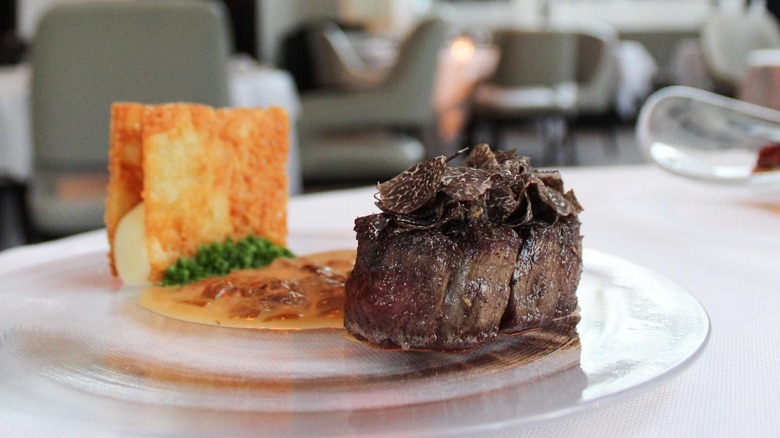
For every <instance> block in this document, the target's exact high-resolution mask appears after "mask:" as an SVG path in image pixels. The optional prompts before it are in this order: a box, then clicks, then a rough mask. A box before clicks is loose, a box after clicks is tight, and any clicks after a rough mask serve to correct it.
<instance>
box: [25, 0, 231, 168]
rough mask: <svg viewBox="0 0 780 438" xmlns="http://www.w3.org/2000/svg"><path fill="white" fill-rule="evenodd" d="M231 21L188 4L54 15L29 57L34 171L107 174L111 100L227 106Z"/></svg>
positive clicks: (90, 8)
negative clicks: (103, 170)
mask: <svg viewBox="0 0 780 438" xmlns="http://www.w3.org/2000/svg"><path fill="white" fill-rule="evenodd" d="M225 20H226V17H225V12H224V10H222V9H220V8H219V7H217V5H216V4H212V3H206V2H201V1H191V0H189V1H188V0H169V1H131V2H121V1H120V2H117V1H114V2H83V3H82V2H74V3H69V4H63V5H60V6H56V7H54V8H52V9H51V11H49V12H48V13H47V14H46V15H45V16H44V17H43V18H42V19H41V22H40V25H39V29H38V31H37V33H36V40H35V41H34V43H33V44H34V45H33V48H32V55H31V62H32V125H33V142H34V150H35V154H34V161H35V166H36V167H37V168H45V169H52V170H70V169H76V170H78V169H84V170H97V169H105V168H106V165H107V159H108V158H107V155H108V153H107V151H108V129H109V126H108V125H109V120H110V105H111V103H112V102H115V101H137V102H142V103H158V102H167V101H189V102H198V103H205V104H210V105H218V106H225V105H228V104H229V101H230V95H229V89H228V79H227V77H228V76H227V57H228V55H229V38H228V29H227V25H226V21H225Z"/></svg>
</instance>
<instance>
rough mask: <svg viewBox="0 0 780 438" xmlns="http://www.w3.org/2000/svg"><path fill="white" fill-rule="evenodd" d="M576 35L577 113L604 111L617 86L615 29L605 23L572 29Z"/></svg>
mask: <svg viewBox="0 0 780 438" xmlns="http://www.w3.org/2000/svg"><path fill="white" fill-rule="evenodd" d="M575 34H576V38H577V62H576V69H575V80H576V82H577V87H578V89H577V111H578V113H580V114H594V115H601V114H605V113H607V112H608V111H609V110H610V109H612V106H613V104H614V102H615V98H616V95H617V87H618V74H619V73H618V58H617V57H618V54H617V51H618V45H619V38H618V33H617V31H616V30H615V29H613V28H611V27H610V26H608V25H605V26H588V27H581V28H579V29H577V30H575Z"/></svg>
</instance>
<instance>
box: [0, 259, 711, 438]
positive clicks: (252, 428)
mask: <svg viewBox="0 0 780 438" xmlns="http://www.w3.org/2000/svg"><path fill="white" fill-rule="evenodd" d="M105 265H106V258H105V254H104V252H103V251H96V252H94V253H89V252H88V253H86V254H83V255H77V256H64V257H63V258H62V259H60V260H55V261H49V262H43V263H35V262H31V263H29V264H28V265H26V266H25V267H23V268H20V269H16V270H15V271H13V272H10V273H9V274H8V275H5V276H4V278H2V279H0V303H2V305H0V421H2V422H4V423H5V424H16V423H18V424H19V425H21V426H24V425H27V424H35V425H36V427H41V426H42V425H44V424H45V425H46V426H47V427H50V428H51V430H52V431H55V432H57V433H58V434H67V433H68V432H75V433H78V434H80V435H84V434H91V433H94V434H99V435H105V434H132V435H154V436H161V435H176V436H191V435H193V434H196V433H197V434H198V435H214V436H224V435H230V436H265V435H267V436H278V435H293V436H308V435H317V436H328V435H330V436H349V435H353V436H360V435H368V434H371V435H372V436H377V435H380V436H381V435H384V434H386V435H390V434H393V435H397V434H404V433H416V434H426V435H432V434H439V435H455V434H467V435H473V434H474V433H478V432H480V431H493V432H495V431H501V430H509V429H513V428H518V427H523V426H525V425H528V424H532V423H536V422H539V421H543V420H548V419H553V418H558V417H561V416H565V415H570V414H573V413H576V412H581V411H583V410H587V409H589V408H592V407H595V406H596V405H597V404H602V403H604V402H607V401H610V400H616V399H619V398H620V397H621V396H623V395H626V394H630V393H632V392H634V391H635V390H638V389H640V388H643V387H645V386H647V385H648V384H651V383H655V382H658V381H660V380H661V379H662V378H665V377H668V376H670V375H672V374H673V372H675V371H679V370H680V369H682V368H683V367H684V366H685V365H687V364H689V363H690V362H691V361H692V360H693V359H694V358H695V357H696V356H697V355H698V353H699V352H700V351H701V349H702V347H703V346H704V344H705V343H706V340H707V338H708V332H709V320H708V317H707V314H706V312H705V311H704V309H703V308H702V307H701V305H700V304H699V303H698V302H697V301H696V300H695V299H694V298H693V297H691V295H689V294H688V293H687V292H685V291H684V290H682V289H681V288H680V287H678V286H676V285H675V284H673V283H671V282H669V281H668V280H666V279H664V278H662V277H660V276H658V275H657V274H655V273H653V272H650V271H648V270H646V269H644V268H641V267H638V266H635V265H633V264H630V263H628V262H626V261H623V260H621V259H618V258H615V257H612V256H608V255H605V254H601V253H598V252H594V251H586V254H585V270H584V274H583V278H582V281H581V284H580V287H579V289H578V296H579V300H580V307H581V317H582V318H581V321H580V322H579V323H578V324H576V326H575V325H573V324H568V325H567V324H565V323H562V324H559V325H558V326H556V327H550V328H547V329H544V330H538V331H532V332H528V333H526V334H522V335H517V336H512V337H505V338H503V339H501V340H500V341H499V342H496V343H494V344H491V345H489V346H487V347H485V348H481V349H478V350H474V351H470V352H468V353H458V354H454V353H433V352H401V351H378V350H375V349H372V348H370V347H367V346H365V345H362V344H357V343H354V342H350V341H348V340H346V339H345V338H344V336H343V332H342V331H340V330H322V331H303V332H267V331H259V330H240V329H229V328H220V327H210V326H204V325H198V324H190V323H184V322H180V321H176V320H171V319H167V318H164V317H161V316H158V315H155V314H152V313H150V312H148V311H146V310H144V309H142V308H139V307H138V306H136V305H135V300H136V298H137V295H138V292H139V291H138V290H137V289H119V288H117V287H116V285H115V284H114V283H112V281H111V279H110V278H109V276H108V274H107V271H106V268H105Z"/></svg>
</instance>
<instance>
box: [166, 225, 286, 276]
mask: <svg viewBox="0 0 780 438" xmlns="http://www.w3.org/2000/svg"><path fill="white" fill-rule="evenodd" d="M279 257H287V258H291V257H293V254H292V253H291V252H290V251H289V250H288V249H287V248H284V247H282V246H279V245H276V244H274V243H272V242H271V241H269V240H266V239H264V238H262V237H257V236H248V237H245V238H243V239H241V240H239V241H236V242H234V241H233V240H232V239H227V240H225V241H224V242H222V243H210V244H208V245H202V246H200V247H199V248H198V250H197V252H196V253H195V256H193V257H182V258H180V259H179V260H178V261H176V263H174V264H173V265H171V266H169V267H168V269H167V270H166V271H165V275H164V276H163V280H162V284H163V286H176V285H181V284H187V283H192V282H193V281H198V280H200V279H202V278H206V277H216V276H221V275H225V274H227V273H229V272H230V271H234V270H237V269H249V268H261V267H263V266H266V265H268V264H270V263H271V262H272V261H273V260H274V259H276V258H279Z"/></svg>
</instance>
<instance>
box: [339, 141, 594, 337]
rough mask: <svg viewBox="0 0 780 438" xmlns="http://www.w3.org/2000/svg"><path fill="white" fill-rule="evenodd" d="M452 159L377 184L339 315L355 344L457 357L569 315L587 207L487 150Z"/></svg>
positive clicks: (358, 225)
mask: <svg viewBox="0 0 780 438" xmlns="http://www.w3.org/2000/svg"><path fill="white" fill-rule="evenodd" d="M455 157H457V155H456V156H455ZM455 157H451V158H450V159H445V158H444V157H437V158H434V159H432V160H429V161H426V162H423V163H420V164H419V165H417V166H414V167H412V168H410V169H409V170H407V171H406V172H404V173H402V174H401V175H399V176H397V177H395V178H393V179H392V180H390V181H388V182H386V183H383V184H380V185H379V197H378V201H377V206H378V207H379V208H380V209H381V210H382V213H380V214H374V215H370V216H365V217H361V218H358V219H356V221H355V231H356V233H357V240H358V252H357V260H356V263H355V268H354V270H353V271H352V273H351V274H350V276H349V277H348V278H347V281H346V302H345V308H344V326H345V327H346V329H347V330H348V331H349V332H350V333H351V334H353V335H354V336H355V337H356V338H358V339H361V340H364V341H368V342H370V343H372V344H375V345H378V346H380V347H400V348H403V349H435V350H460V349H466V348H471V347H474V346H477V345H479V344H481V343H483V342H486V341H490V340H492V339H495V338H496V337H497V336H498V334H499V333H501V332H505V333H511V332H516V331H520V330H525V329H528V328H532V327H538V326H541V325H545V324H548V323H550V322H552V321H553V320H555V319H556V318H560V317H563V316H566V315H569V314H571V313H572V312H573V311H574V310H576V308H577V297H576V294H575V291H576V288H577V284H578V282H579V278H580V274H581V270H582V237H581V236H580V234H579V228H580V222H579V219H577V214H578V213H579V212H580V211H581V210H582V207H580V205H579V203H578V202H577V199H576V198H575V197H574V194H573V193H572V192H571V191H569V192H564V191H563V181H562V180H561V178H560V175H559V174H558V173H557V172H538V171H536V170H535V169H534V168H533V167H531V165H530V162H529V160H528V159H527V158H522V157H517V156H515V154H514V153H513V152H504V153H500V154H495V153H493V152H492V151H490V149H489V148H488V147H487V145H479V146H477V147H475V148H474V149H473V150H472V152H471V154H470V155H469V157H468V158H467V159H466V162H465V163H466V165H465V166H448V162H449V161H451V160H452V159H453V158H455Z"/></svg>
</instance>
